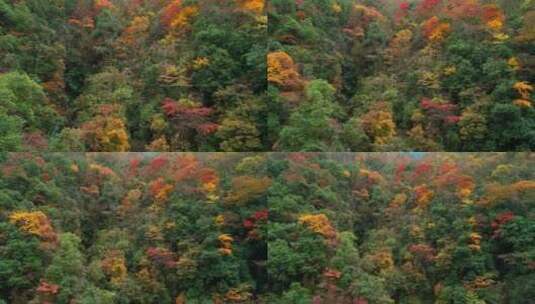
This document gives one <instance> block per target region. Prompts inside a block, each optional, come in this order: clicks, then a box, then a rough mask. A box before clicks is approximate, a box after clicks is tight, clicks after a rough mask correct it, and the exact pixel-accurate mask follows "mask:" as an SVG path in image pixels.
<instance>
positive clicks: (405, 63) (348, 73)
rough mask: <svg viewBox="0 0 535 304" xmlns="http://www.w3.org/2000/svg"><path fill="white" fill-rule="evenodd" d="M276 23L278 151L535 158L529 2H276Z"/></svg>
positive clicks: (272, 10)
mask: <svg viewBox="0 0 535 304" xmlns="http://www.w3.org/2000/svg"><path fill="white" fill-rule="evenodd" d="M268 17H269V18H268V20H269V28H268V32H269V34H268V36H269V42H268V48H269V53H268V57H267V65H268V81H269V90H268V95H269V98H270V101H271V102H270V107H271V108H272V110H270V112H269V113H270V115H272V116H274V117H273V118H272V119H271V120H270V122H271V123H272V124H271V125H270V126H273V125H277V126H276V128H277V129H280V132H277V140H276V141H275V142H276V145H275V147H274V149H275V150H279V151H303V150H306V151H318V150H321V151H406V150H412V151H414V150H416V151H513V150H531V149H534V148H535V141H534V139H535V112H534V108H533V101H534V96H535V95H534V92H533V83H534V81H535V74H534V73H533V71H534V65H533V64H534V62H535V49H534V46H535V32H534V28H535V2H534V1H532V0H517V1H511V0H412V1H411V0H406V1H405V0H272V1H270V2H269V8H268ZM274 113H277V114H274ZM277 115H278V116H277ZM277 123H278V124H277Z"/></svg>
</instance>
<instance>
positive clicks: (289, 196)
mask: <svg viewBox="0 0 535 304" xmlns="http://www.w3.org/2000/svg"><path fill="white" fill-rule="evenodd" d="M534 169H535V155H534V154H533V153H519V154H499V153H486V154H485V153H482V154H462V153H460V154H454V153H453V154H447V153H444V154H441V153H432V154H405V153H387V154H380V153H371V154H366V153H358V154H352V153H347V154H309V153H273V154H269V153H263V154H239V153H227V154H217V153H206V154H178V153H160V154H158V153H150V154H135V153H131V154H106V153H97V154H82V153H70V154H68V153H64V154H61V153H55V154H54V153H52V154H28V153H12V154H2V155H1V157H0V173H1V174H0V303H2V304H4V303H13V304H22V303H24V304H26V303H30V304H45V303H55V304H72V303H80V304H95V303H98V304H111V303H118V304H119V303H143V304H147V303H154V304H156V303H176V304H191V303H193V304H195V303H199V304H200V303H203V304H204V303H215V304H218V303H230V304H232V303H269V304H271V303H277V304H309V303H314V304H333V303H336V304H346V303H347V304H389V303H400V304H404V303H405V304H408V303H437V304H442V303H444V304H482V303H500V304H501V303H503V304H508V303H511V304H512V303H515V304H516V303H529V301H530V299H534V298H535V294H534V291H535V265H534V257H535V204H534V203H533V202H534V199H535V176H534V172H535V170H534Z"/></svg>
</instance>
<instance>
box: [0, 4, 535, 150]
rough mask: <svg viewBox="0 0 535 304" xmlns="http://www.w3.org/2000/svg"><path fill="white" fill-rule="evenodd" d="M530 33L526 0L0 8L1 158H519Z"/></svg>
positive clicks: (528, 107)
mask: <svg viewBox="0 0 535 304" xmlns="http://www.w3.org/2000/svg"><path fill="white" fill-rule="evenodd" d="M534 27H535V2H534V1H533V0H518V1H511V0H412V1H411V0H407V1H402V0H272V1H269V2H266V1H264V0H228V1H221V0H172V1H169V0H165V1H164V0H20V1H9V0H0V150H2V151H21V150H22V151H36V150H37V151H53V152H57V151H94V152H96V151H101V152H106V151H107V152H124V151H475V152H477V151H513V150H514V151H519V150H524V151H525V150H531V149H533V148H534V147H535V114H534V107H533V102H534V92H533V83H534V82H535V79H534V78H535V76H534V73H533V68H534V66H533V62H535V54H534V52H535V51H534V45H535V33H534V31H533V28H534Z"/></svg>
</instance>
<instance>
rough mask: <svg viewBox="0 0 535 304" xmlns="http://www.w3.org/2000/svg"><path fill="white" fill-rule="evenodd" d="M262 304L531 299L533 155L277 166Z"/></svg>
mask: <svg viewBox="0 0 535 304" xmlns="http://www.w3.org/2000/svg"><path fill="white" fill-rule="evenodd" d="M271 167H272V168H273V169H275V170H274V171H273V174H274V176H273V177H272V179H273V184H272V186H271V189H270V191H269V196H268V206H269V224H268V260H267V265H268V267H267V268H268V277H269V290H270V292H272V293H274V295H275V296H274V297H273V298H271V300H270V301H268V303H283V304H308V303H313V304H331V303H336V304H346V303H347V304H387V303H392V304H393V303H397V304H409V303H422V304H423V303H435V304H483V303H488V304H490V303H510V304H512V303H526V304H527V303H533V300H534V299H535V263H534V262H535V259H534V257H535V203H534V202H535V175H534V172H535V170H534V169H535V155H534V154H533V153H529V154H491V153H488V154H463V153H458V154H456V153H450V154H448V153H432V154H427V155H412V156H411V155H407V154H397V153H392V154H380V153H369V154H366V153H356V154H342V153H340V154H329V155H327V154H319V155H313V154H284V156H282V154H281V155H280V156H277V155H275V156H274V159H273V165H272V166H271Z"/></svg>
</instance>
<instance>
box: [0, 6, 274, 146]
mask: <svg viewBox="0 0 535 304" xmlns="http://www.w3.org/2000/svg"><path fill="white" fill-rule="evenodd" d="M263 10H264V1H263V0H235V1H234V0H232V1H220V0H172V1H169V0H21V1H10V0H0V150H1V151H19V150H24V151H36V150H37V151H67V152H70V151H97V152H124V151H212V150H221V151H253V150H264V146H266V143H265V138H264V137H265V136H264V135H263V134H264V133H265V131H264V128H265V126H264V125H265V124H264V123H263V122H262V117H264V116H266V115H265V113H264V111H265V106H264V105H265V102H263V101H262V96H263V95H265V91H266V65H265V63H266V41H267V36H266V33H267V32H266V30H267V16H266V15H265V14H263Z"/></svg>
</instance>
